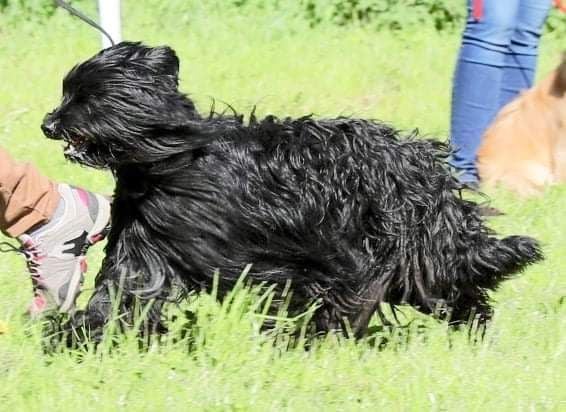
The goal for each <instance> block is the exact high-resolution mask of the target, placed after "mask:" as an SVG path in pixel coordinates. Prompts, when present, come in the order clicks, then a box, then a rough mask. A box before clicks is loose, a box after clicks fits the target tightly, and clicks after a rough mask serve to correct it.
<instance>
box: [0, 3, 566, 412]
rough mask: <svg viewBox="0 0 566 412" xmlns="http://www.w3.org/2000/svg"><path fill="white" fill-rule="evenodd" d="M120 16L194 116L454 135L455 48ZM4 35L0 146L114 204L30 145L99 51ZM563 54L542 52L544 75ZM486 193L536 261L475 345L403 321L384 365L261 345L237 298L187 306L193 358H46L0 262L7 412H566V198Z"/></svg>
mask: <svg viewBox="0 0 566 412" xmlns="http://www.w3.org/2000/svg"><path fill="white" fill-rule="evenodd" d="M124 3H125V4H124V8H125V13H124V14H125V24H126V25H125V37H126V38H127V39H141V40H144V41H146V42H148V43H149V44H152V45H156V44H161V43H167V44H170V45H172V46H173V47H174V48H175V49H176V50H177V52H178V54H179V56H180V58H181V78H182V83H181V87H182V89H183V90H185V91H187V92H189V93H190V94H191V96H192V97H193V98H194V99H196V101H197V102H198V104H199V106H200V108H201V109H203V110H206V108H207V107H208V106H209V105H210V104H211V102H212V97H214V98H215V99H216V100H217V104H218V103H220V102H227V103H230V104H231V105H233V106H234V107H236V108H237V109H238V110H240V111H243V112H244V113H245V112H249V111H251V109H252V108H253V107H254V106H257V110H258V112H259V113H260V114H265V113H275V114H278V115H301V114H305V113H311V112H312V113H315V114H317V115H320V116H335V115H339V114H348V115H355V116H364V117H375V118H379V119H384V120H387V121H388V122H391V123H392V124H395V125H396V126H398V127H401V128H404V129H407V130H410V129H413V128H418V129H419V130H420V131H421V132H422V133H424V134H426V135H433V136H436V137H437V138H439V139H442V140H444V139H446V137H447V134H448V132H447V131H448V120H449V99H450V83H451V75H452V70H453V64H454V60H455V53H456V50H457V46H458V34H457V33H453V34H450V33H443V34H437V33H434V32H430V31H426V30H421V31H414V32H400V33H397V34H391V33H387V32H382V33H376V32H373V31H370V30H366V29H363V28H347V29H346V28H342V29H341V28H336V27H330V26H325V25H321V26H319V27H317V28H316V29H312V30H311V29H309V28H308V27H306V24H305V23H303V22H301V21H300V20H297V19H293V18H291V16H290V13H287V14H286V13H282V12H276V13H271V14H270V13H260V12H253V13H252V12H250V16H247V17H246V16H245V15H243V14H238V13H236V12H233V11H232V9H227V11H225V12H223V13H211V12H210V10H208V9H206V8H204V7H201V6H194V5H193V6H191V7H190V8H188V11H187V12H180V11H179V10H180V5H181V4H183V2H181V1H171V2H159V1H156V0H146V1H145V2H144V4H152V6H153V8H152V9H151V12H149V11H148V10H147V9H145V8H144V7H141V6H139V3H138V2H133V1H125V2H124ZM195 3H196V2H195ZM163 4H169V6H164V5H163ZM136 5H138V6H136ZM91 11H92V10H91ZM13 22H14V20H10V21H8V20H7V19H6V18H5V17H2V16H0V61H1V62H2V64H1V65H0V145H1V146H2V147H5V148H7V149H8V150H9V151H10V152H11V153H12V154H13V155H14V156H15V157H16V158H18V159H21V160H22V161H31V162H33V163H35V164H36V165H37V166H38V167H39V168H40V169H41V170H42V171H43V172H44V173H45V174H47V175H48V176H50V177H51V178H53V179H54V180H59V181H66V182H70V183H74V184H78V185H81V186H84V187H86V188H89V189H91V190H96V191H102V192H110V191H111V190H112V179H111V177H110V176H109V175H108V174H106V173H103V172H97V171H93V170H90V169H85V168H80V167H78V166H76V165H71V164H68V163H67V162H65V161H64V159H63V156H62V154H61V149H60V147H59V146H60V145H59V144H57V143H55V142H51V141H48V140H47V139H44V138H43V137H42V136H41V133H40V131H39V124H40V121H41V118H42V116H43V115H44V114H45V113H46V112H47V111H49V110H50V109H52V108H53V107H54V106H55V105H56V104H57V102H58V99H59V97H60V89H61V86H60V85H61V79H62V77H63V75H64V74H65V73H66V72H67V71H68V70H69V69H70V68H71V67H72V65H73V64H75V63H76V62H78V61H81V60H83V59H85V58H87V57H89V56H90V55H92V54H93V53H95V52H96V51H97V48H98V47H99V36H98V34H97V33H95V32H94V31H93V30H91V29H90V28H88V27H87V26H86V25H84V24H82V23H80V22H78V21H77V20H76V19H71V18H70V17H68V16H67V15H66V14H64V13H58V14H57V15H56V16H55V17H54V18H53V19H52V20H51V21H50V22H49V25H48V26H47V25H37V24H34V23H32V22H25V21H23V20H18V22H17V24H15V23H13ZM562 47H563V42H562V41H561V40H560V39H557V38H552V37H546V38H545V39H544V41H543V47H542V52H541V60H540V73H541V74H543V73H544V72H546V71H548V70H550V69H551V68H552V66H553V65H554V64H555V63H556V62H557V61H558V58H559V51H560V49H561V48H562ZM489 194H490V196H491V198H492V201H493V204H494V205H495V206H497V207H499V208H501V209H503V210H505V211H506V213H507V214H506V215H505V216H502V217H498V218H494V219H493V220H492V222H491V223H492V225H493V226H494V228H496V229H497V230H498V231H500V232H501V233H502V234H511V233H520V234H528V235H533V236H536V237H537V238H539V239H540V240H541V241H542V243H543V245H544V251H545V254H546V256H547V259H546V261H545V262H544V263H542V264H539V265H536V266H534V267H532V268H530V269H529V270H528V271H527V272H526V273H524V274H523V275H522V276H521V277H519V278H517V279H515V280H512V281H509V282H507V283H506V284H505V285H504V287H502V288H501V290H500V291H498V292H497V293H496V294H494V296H493V297H494V300H495V302H496V315H495V319H494V321H493V323H492V325H491V327H490V328H489V330H488V332H487V335H486V337H485V339H484V340H483V341H482V342H476V343H474V342H470V341H469V339H468V337H467V335H466V333H464V332H450V331H448V330H447V329H446V326H445V325H444V324H442V323H437V322H435V321H433V320H430V319H428V318H424V317H420V316H418V315H416V314H414V313H413V312H411V311H410V310H405V311H404V312H405V314H406V315H405V316H406V320H409V319H412V318H416V319H417V322H416V324H418V325H421V326H422V327H421V328H416V327H415V328H410V330H408V331H397V332H395V333H394V334H393V336H391V337H390V339H391V341H390V343H389V344H388V345H387V346H385V347H384V348H382V349H379V348H378V347H375V346H372V345H371V342H366V341H362V342H357V343H356V342H352V341H348V340H344V339H340V338H338V337H335V336H330V337H328V338H325V339H319V340H316V341H315V342H314V343H313V346H312V348H311V349H310V350H309V351H305V350H302V349H297V348H293V347H291V346H289V345H287V342H286V336H285V334H281V335H280V337H279V338H278V339H274V338H273V337H272V336H270V335H265V334H261V333H260V332H259V325H260V324H261V317H260V316H259V315H257V314H254V313H253V310H252V309H253V305H254V302H255V304H257V303H258V299H257V298H254V297H253V294H252V295H251V297H250V294H249V293H248V292H246V291H239V292H237V293H235V295H234V298H233V300H232V301H231V302H230V304H224V305H223V306H221V305H219V304H217V303H215V302H214V300H213V299H211V298H210V297H208V296H202V297H200V298H198V299H193V300H192V301H191V302H189V303H188V305H189V307H190V308H191V309H192V310H194V311H195V312H196V313H197V315H198V320H197V324H196V326H195V328H194V330H193V332H192V334H191V338H190V343H191V344H190V348H191V349H190V350H188V346H189V345H188V343H187V341H186V340H185V341H177V342H176V341H174V340H173V339H164V342H163V343H161V344H159V345H158V344H154V345H152V346H151V347H150V348H149V349H148V350H142V351H140V350H138V346H137V342H136V340H135V339H132V338H126V339H124V340H123V342H122V343H121V345H119V346H118V347H116V348H114V349H113V350H109V349H108V348H107V347H106V346H104V347H103V348H102V349H101V350H99V351H98V352H94V351H92V350H88V351H86V352H66V351H63V352H61V353H56V354H52V355H46V354H44V353H43V352H42V348H41V335H40V325H38V324H36V323H33V322H30V321H28V320H27V319H26V318H25V317H24V316H22V314H23V312H24V310H25V307H26V305H27V303H28V301H29V298H30V285H29V280H28V278H27V276H26V272H25V266H24V264H23V262H22V259H21V258H20V257H19V256H15V255H9V254H1V255H0V281H1V285H2V287H0V321H2V322H3V323H4V324H5V326H6V327H7V331H6V332H5V333H3V334H0V405H1V406H0V409H2V410H24V411H28V410H29V411H34V410H42V411H44V410H57V411H59V410H82V411H89V410H97V411H105V410H116V409H126V408H128V409H130V410H148V411H155V410H187V411H189V410H190V411H194V410H322V409H329V410H364V409H366V410H414V411H420V410H478V411H479V410H482V411H483V410H525V411H526V410H529V411H530V410H556V411H558V410H566V383H564V382H565V378H566V302H565V301H566V273H565V272H566V253H564V252H565V248H566V246H565V245H566V219H564V212H563V207H564V206H563V205H564V204H565V202H566V188H565V187H556V188H551V189H549V190H548V192H547V193H546V194H545V196H544V197H541V198H539V199H534V200H529V201H523V200H520V199H517V198H516V197H514V196H513V195H511V194H509V193H506V192H503V191H495V192H491V193H489ZM2 240H6V239H2ZM101 256H102V252H101V248H100V247H97V248H96V249H95V250H93V251H92V253H91V254H90V255H89V259H90V261H91V265H90V267H91V270H90V273H89V276H88V285H87V290H86V291H85V293H84V294H83V296H81V300H80V301H81V304H84V302H85V300H86V298H88V295H89V292H90V288H91V285H92V278H93V277H94V274H95V271H96V268H97V266H98V264H99V262H100V259H101ZM179 327H180V324H179V323H175V324H174V325H173V329H174V330H173V332H172V334H171V336H178V335H179V333H177V332H178V331H175V328H179ZM386 335H387V334H386V333H384V334H383V336H386Z"/></svg>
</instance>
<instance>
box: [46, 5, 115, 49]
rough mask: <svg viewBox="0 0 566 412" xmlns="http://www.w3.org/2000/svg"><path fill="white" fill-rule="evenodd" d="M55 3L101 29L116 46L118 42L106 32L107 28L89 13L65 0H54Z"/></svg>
mask: <svg viewBox="0 0 566 412" xmlns="http://www.w3.org/2000/svg"><path fill="white" fill-rule="evenodd" d="M54 1H55V4H57V5H58V6H59V7H62V8H64V9H65V10H67V11H68V12H69V13H71V14H72V15H73V16H76V17H78V18H79V19H81V20H82V21H84V22H85V23H87V24H90V25H91V26H92V27H94V28H95V29H97V30H99V31H100V32H101V33H102V34H104V35H105V36H106V37H107V38H108V40H110V43H111V44H112V46H114V45H115V44H116V43H114V40H113V39H112V37H110V35H109V34H108V33H107V32H106V30H104V29H103V28H102V27H100V26H99V25H98V24H97V23H96V22H95V21H94V20H92V19H91V18H90V17H88V16H87V15H85V14H84V13H82V12H81V11H79V10H77V9H75V8H74V7H72V6H71V5H70V4H69V3H67V2H64V1H63V0H54Z"/></svg>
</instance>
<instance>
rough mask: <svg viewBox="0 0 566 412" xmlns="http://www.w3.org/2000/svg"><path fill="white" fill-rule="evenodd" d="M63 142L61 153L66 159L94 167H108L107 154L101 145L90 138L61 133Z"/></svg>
mask: <svg viewBox="0 0 566 412" xmlns="http://www.w3.org/2000/svg"><path fill="white" fill-rule="evenodd" d="M62 134H63V136H62V140H63V142H64V146H63V154H64V156H65V158H66V159H68V160H70V161H72V162H75V163H79V164H81V165H84V166H88V167H93V168H96V169H106V168H108V167H109V164H108V161H107V160H106V159H107V156H104V154H103V153H102V149H101V147H100V146H99V145H98V144H97V143H96V142H95V141H93V140H91V139H90V138H87V137H84V136H81V135H79V134H73V133H65V132H63V133H62Z"/></svg>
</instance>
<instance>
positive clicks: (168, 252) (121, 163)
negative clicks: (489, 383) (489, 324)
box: [42, 43, 541, 336]
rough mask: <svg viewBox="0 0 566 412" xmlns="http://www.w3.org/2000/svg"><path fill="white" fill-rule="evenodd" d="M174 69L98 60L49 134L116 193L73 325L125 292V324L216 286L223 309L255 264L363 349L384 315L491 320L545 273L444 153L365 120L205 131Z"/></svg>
mask: <svg viewBox="0 0 566 412" xmlns="http://www.w3.org/2000/svg"><path fill="white" fill-rule="evenodd" d="M178 66H179V62H178V59H177V56H176V55H175V53H174V51H173V50H171V49H170V48H168V47H156V48H150V47H146V46H144V45H142V44H139V43H121V44H118V45H117V46H113V47H111V48H108V49H106V50H103V51H101V52H100V53H99V54H97V55H96V56H94V57H93V58H91V59H89V60H87V61H85V62H84V63H82V64H79V65H78V66H76V67H75V68H73V69H72V70H71V72H70V73H69V74H68V75H67V76H66V78H65V80H64V81H63V102H62V104H61V106H60V107H59V108H57V109H56V110H55V111H53V112H52V113H50V114H49V115H47V117H46V118H45V120H44V123H43V126H42V128H43V130H44V132H45V134H46V135H47V136H48V137H50V138H54V139H63V140H64V141H65V142H66V143H67V144H68V146H67V149H66V151H65V154H66V156H67V157H68V158H69V159H71V160H74V161H77V162H79V163H82V164H85V165H89V166H93V167H98V168H109V169H110V170H112V171H113V173H114V174H115V176H116V179H117V186H116V192H115V198H114V203H113V208H112V228H111V231H110V234H109V237H108V245H107V247H106V258H105V260H104V262H103V265H102V269H101V271H100V273H99V275H98V277H97V279H96V291H95V293H94V295H93V296H92V298H91V299H90V302H89V304H88V307H87V308H86V311H85V312H81V313H77V314H76V315H75V317H74V319H73V320H72V322H71V323H72V324H74V325H80V324H83V323H85V324H86V325H87V326H88V327H89V328H90V329H91V333H96V331H100V330H101V327H102V326H103V325H104V324H105V323H106V322H107V321H108V318H109V315H110V298H109V292H108V290H109V288H111V287H113V288H115V289H116V288H118V285H122V287H123V289H124V291H125V294H126V295H125V296H126V297H125V298H124V299H123V301H122V305H121V306H122V307H121V311H123V312H125V313H130V312H131V310H132V306H133V303H132V302H133V298H132V297H134V296H136V297H140V298H142V299H150V298H156V299H157V301H158V302H163V301H164V300H166V299H168V298H170V297H171V296H172V293H173V292H174V291H175V290H179V289H180V290H182V291H183V292H184V293H187V292H190V291H195V290H202V289H209V288H210V287H211V285H212V281H213V275H214V273H215V272H216V271H218V272H219V273H220V285H219V287H220V298H221V297H222V295H223V294H224V293H225V292H227V291H229V290H230V289H231V288H232V286H233V285H234V284H235V282H236V280H237V279H238V277H239V276H240V274H241V272H242V270H243V269H244V267H245V266H246V265H247V264H252V265H253V266H252V269H251V272H250V273H249V278H251V279H252V280H253V281H256V282H265V284H267V285H268V284H275V285H277V287H278V290H281V289H282V288H284V287H285V284H286V283H287V282H288V281H291V287H292V290H293V295H292V300H291V305H290V308H291V311H293V312H298V311H304V310H305V309H306V307H307V306H308V305H309V304H310V303H312V302H319V304H320V307H319V308H318V309H317V310H316V313H315V316H314V325H315V327H316V330H318V331H328V330H332V329H342V330H343V327H344V322H345V321H347V322H348V323H349V325H350V327H351V328H352V330H353V332H354V334H355V335H356V336H362V335H363V334H364V333H365V331H366V329H367V325H368V322H369V320H370V317H371V316H372V315H373V314H374V313H375V312H376V311H379V305H380V304H381V303H384V302H386V303H389V304H391V305H393V306H395V305H401V304H409V305H411V306H413V307H415V308H417V309H418V310H420V311H422V312H425V313H432V312H434V311H435V310H436V309H437V308H439V306H444V307H447V308H448V310H449V311H450V315H449V316H450V319H451V321H452V322H463V321H467V320H468V319H469V317H470V316H473V315H474V314H476V315H478V316H479V318H480V319H481V320H486V319H488V318H489V316H490V313H491V308H490V305H489V303H488V292H489V291H490V290H493V289H495V288H496V287H497V285H498V284H499V283H500V282H501V281H503V280H504V279H507V278H509V277H510V276H511V275H513V274H515V273H517V272H518V271H520V270H522V269H523V268H524V267H525V266H526V265H528V264H531V263H533V262H536V261H538V260H539V259H541V253H540V251H539V247H538V244H537V242H536V241H535V240H533V239H531V238H528V237H520V236H510V237H506V238H504V239H501V240H500V239H497V238H496V237H493V236H492V234H491V232H490V230H489V229H488V228H486V226H485V225H484V222H483V221H482V217H481V216H480V212H479V208H478V205H476V204H475V203H473V202H471V201H467V200H464V199H462V197H461V195H460V189H461V187H460V186H459V185H458V183H457V181H456V180H455V179H454V178H453V177H452V176H451V174H450V172H449V170H448V168H447V164H446V157H447V155H448V149H447V147H446V146H445V145H444V144H442V143H439V142H437V141H433V140H419V139H414V138H413V137H414V136H408V137H401V136H400V135H399V133H398V132H397V131H396V130H394V129H392V128H391V127H389V126H386V125H384V124H382V123H379V122H376V121H369V120H362V119H352V118H337V119H325V120H318V119H314V118H312V117H310V116H305V117H302V118H299V119H290V118H286V119H277V118H276V117H273V116H268V117H266V118H265V119H262V120H257V119H254V118H253V116H252V119H251V121H250V122H249V124H244V123H243V122H242V121H241V119H240V118H238V117H237V116H225V115H219V114H214V113H213V114H211V115H209V116H206V117H203V116H201V115H200V114H199V113H198V112H197V111H196V109H195V106H194V104H193V103H192V101H191V100H190V99H189V98H188V97H187V96H186V95H184V94H182V93H180V92H179V90H178V88H177V86H178V77H177V73H178ZM154 308H155V309H154V310H153V312H152V313H151V319H153V321H154V322H158V320H159V317H160V308H161V305H160V304H157V305H155V306H154Z"/></svg>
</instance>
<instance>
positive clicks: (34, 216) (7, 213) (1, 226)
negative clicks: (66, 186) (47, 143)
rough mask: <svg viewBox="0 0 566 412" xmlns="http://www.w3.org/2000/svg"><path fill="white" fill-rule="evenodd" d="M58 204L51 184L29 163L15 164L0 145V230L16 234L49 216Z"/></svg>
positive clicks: (9, 234) (10, 234)
mask: <svg viewBox="0 0 566 412" xmlns="http://www.w3.org/2000/svg"><path fill="white" fill-rule="evenodd" d="M58 203H59V192H58V191H57V186H56V184H55V183H53V182H51V181H50V180H49V179H47V177H45V176H43V175H41V174H40V173H39V172H38V171H37V169H36V168H35V167H34V166H32V165H31V164H29V163H18V162H15V161H14V159H12V157H11V156H10V155H9V154H8V152H7V151H6V150H4V149H2V147H0V230H1V231H2V232H3V233H5V234H7V235H8V236H12V237H15V236H19V235H21V234H22V233H24V232H26V231H27V230H29V229H31V228H32V227H34V226H35V225H37V224H39V223H43V222H45V221H47V220H48V219H49V218H50V216H52V215H53V212H54V211H55V208H56V207H57V204H58Z"/></svg>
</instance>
